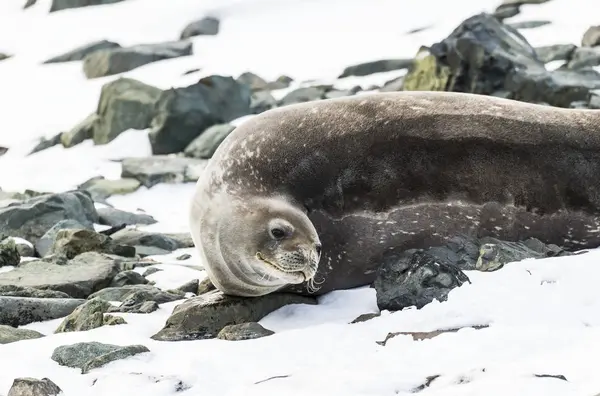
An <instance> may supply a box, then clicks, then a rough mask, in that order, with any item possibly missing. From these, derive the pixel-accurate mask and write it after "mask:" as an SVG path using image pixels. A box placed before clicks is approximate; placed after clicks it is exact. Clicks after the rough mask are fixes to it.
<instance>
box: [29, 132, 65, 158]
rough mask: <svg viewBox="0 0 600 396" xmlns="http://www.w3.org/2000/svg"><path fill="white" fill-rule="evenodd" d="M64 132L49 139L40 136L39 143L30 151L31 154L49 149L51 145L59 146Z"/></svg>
mask: <svg viewBox="0 0 600 396" xmlns="http://www.w3.org/2000/svg"><path fill="white" fill-rule="evenodd" d="M62 134H63V133H62V132H60V133H58V134H56V135H54V136H52V137H51V138H49V139H47V138H45V137H42V138H40V140H39V142H38V144H36V145H35V146H34V147H33V149H31V151H30V152H29V155H31V154H35V153H38V152H40V151H43V150H46V149H49V148H50V147H54V146H57V145H59V144H61V137H62Z"/></svg>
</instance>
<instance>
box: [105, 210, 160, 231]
mask: <svg viewBox="0 0 600 396" xmlns="http://www.w3.org/2000/svg"><path fill="white" fill-rule="evenodd" d="M97 212H98V217H99V219H100V224H103V225H108V226H111V227H116V226H119V225H121V224H126V225H137V224H142V225H150V224H155V223H157V221H156V220H155V219H154V217H152V216H150V215H147V214H143V213H142V214H137V213H131V212H126V211H124V210H119V209H115V208H100V209H97Z"/></svg>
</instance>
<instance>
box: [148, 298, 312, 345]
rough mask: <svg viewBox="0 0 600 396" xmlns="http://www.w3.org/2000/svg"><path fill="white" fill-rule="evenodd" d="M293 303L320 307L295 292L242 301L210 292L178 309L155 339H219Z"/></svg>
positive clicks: (177, 307)
mask: <svg viewBox="0 0 600 396" xmlns="http://www.w3.org/2000/svg"><path fill="white" fill-rule="evenodd" d="M289 304H316V300H315V299H314V298H311V297H305V296H300V295H296V294H292V293H271V294H267V295H265V296H261V297H254V298H242V297H230V296H225V295H224V294H222V293H220V292H218V291H214V292H209V293H205V294H203V295H201V296H198V297H193V298H191V299H188V300H186V301H184V302H183V303H181V304H179V305H178V306H176V307H175V309H174V310H173V313H172V314H171V316H170V317H169V319H167V322H166V324H165V326H164V327H163V329H162V330H160V331H159V332H158V333H157V334H155V335H153V336H152V337H151V338H152V339H154V340H157V341H183V340H197V339H208V338H215V337H216V336H217V334H219V332H220V331H221V330H222V329H223V328H224V327H225V326H227V325H232V324H241V323H247V322H258V321H259V320H260V319H262V318H263V317H264V316H266V315H268V314H269V313H271V312H273V311H275V310H277V309H279V308H281V307H283V306H286V305H289Z"/></svg>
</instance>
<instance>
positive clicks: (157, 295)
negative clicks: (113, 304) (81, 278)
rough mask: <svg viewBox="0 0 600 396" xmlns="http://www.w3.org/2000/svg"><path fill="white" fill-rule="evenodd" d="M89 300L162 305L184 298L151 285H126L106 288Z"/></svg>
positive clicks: (181, 295)
mask: <svg viewBox="0 0 600 396" xmlns="http://www.w3.org/2000/svg"><path fill="white" fill-rule="evenodd" d="M89 298H90V299H94V298H99V299H102V300H105V301H120V302H122V303H125V302H127V303H129V304H131V302H132V301H134V304H138V303H143V302H146V301H154V302H156V303H158V304H164V303H168V302H172V301H177V300H181V299H183V298H185V297H184V295H183V293H181V294H179V293H175V292H169V291H163V290H161V289H159V288H158V287H155V286H151V285H148V284H146V285H126V286H120V287H107V288H106V289H102V290H100V291H98V292H96V293H94V294H92V295H91V296H90V297H89Z"/></svg>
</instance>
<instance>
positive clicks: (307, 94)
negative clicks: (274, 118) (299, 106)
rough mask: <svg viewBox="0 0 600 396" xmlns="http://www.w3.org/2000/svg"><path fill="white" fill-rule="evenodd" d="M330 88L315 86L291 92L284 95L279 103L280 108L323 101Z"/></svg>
mask: <svg viewBox="0 0 600 396" xmlns="http://www.w3.org/2000/svg"><path fill="white" fill-rule="evenodd" d="M330 89H331V87H329V86H315V87H304V88H298V89H295V90H293V91H292V92H290V93H288V94H287V95H285V96H284V97H283V98H282V99H281V100H280V101H279V105H280V106H287V105H291V104H296V103H304V102H312V101H315V100H320V99H325V94H326V93H327V91H328V90H330Z"/></svg>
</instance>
